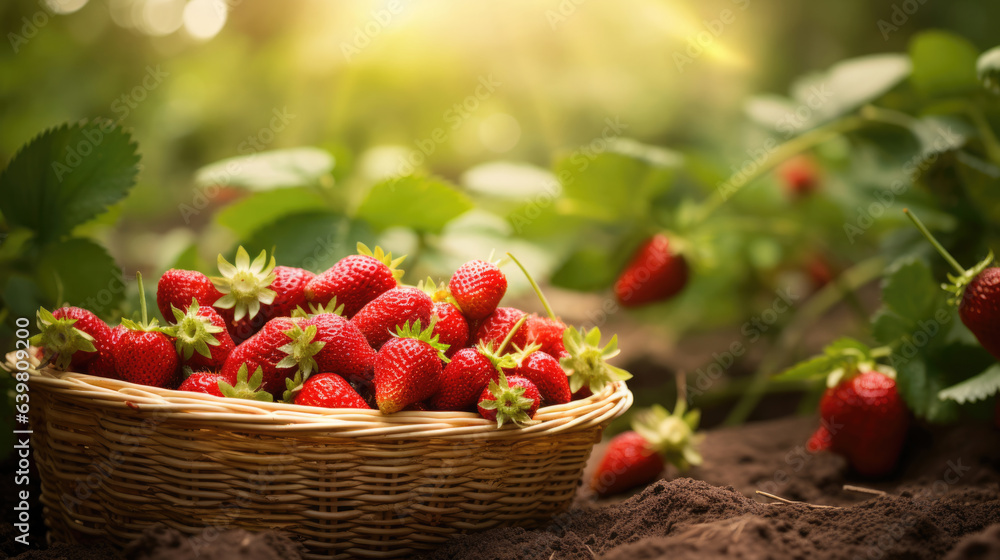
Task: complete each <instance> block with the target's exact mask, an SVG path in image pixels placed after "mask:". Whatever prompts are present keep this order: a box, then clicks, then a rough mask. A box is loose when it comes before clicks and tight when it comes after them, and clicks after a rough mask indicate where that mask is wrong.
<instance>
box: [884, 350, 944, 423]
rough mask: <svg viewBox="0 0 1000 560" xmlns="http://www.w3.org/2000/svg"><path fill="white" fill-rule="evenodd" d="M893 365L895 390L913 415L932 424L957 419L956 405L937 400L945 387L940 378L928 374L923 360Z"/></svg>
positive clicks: (912, 360)
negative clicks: (895, 373) (895, 372)
mask: <svg viewBox="0 0 1000 560" xmlns="http://www.w3.org/2000/svg"><path fill="white" fill-rule="evenodd" d="M893 365H894V366H895V368H896V371H897V372H898V373H897V375H896V388H897V390H898V391H899V395H900V396H901V397H903V400H904V401H905V402H906V405H907V406H908V407H909V408H910V410H912V411H913V413H914V414H916V415H917V416H919V417H921V418H924V419H926V420H928V421H930V422H934V423H945V422H950V421H952V420H955V419H956V418H957V417H958V403H956V402H955V401H943V400H941V399H939V398H938V393H939V392H940V391H941V390H942V389H944V388H945V387H946V385H945V384H944V383H943V382H942V380H941V377H940V376H938V375H929V374H928V371H927V364H926V363H925V362H924V361H923V360H921V359H911V360H909V361H906V362H903V363H900V362H899V361H897V362H896V363H894V364H893Z"/></svg>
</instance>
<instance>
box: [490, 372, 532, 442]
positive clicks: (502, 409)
mask: <svg viewBox="0 0 1000 560" xmlns="http://www.w3.org/2000/svg"><path fill="white" fill-rule="evenodd" d="M489 391H490V394H491V395H493V400H491V399H483V400H481V401H479V406H480V408H483V409H484V410H495V411H496V413H497V428H501V427H503V425H504V424H506V423H507V422H513V423H514V424H515V425H516V426H518V427H524V426H529V425H531V424H534V423H536V422H535V421H534V420H532V419H531V416H528V410H530V409H531V407H532V406H534V404H535V401H534V400H533V399H531V398H529V397H526V396H524V387H511V386H510V385H509V384H508V383H507V376H506V375H504V373H503V371H501V372H500V378H499V381H496V380H490V384H489Z"/></svg>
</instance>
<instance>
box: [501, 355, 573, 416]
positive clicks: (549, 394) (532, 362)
mask: <svg viewBox="0 0 1000 560" xmlns="http://www.w3.org/2000/svg"><path fill="white" fill-rule="evenodd" d="M538 348H539V346H538V345H537V344H536V345H530V346H528V347H527V348H524V349H522V350H520V351H518V352H517V353H516V354H514V361H515V363H516V366H515V367H514V368H512V369H511V370H509V371H508V372H507V374H508V375H511V376H517V377H523V378H525V379H527V380H528V381H531V382H532V383H533V384H534V385H535V387H537V388H538V392H539V394H541V396H542V401H544V402H545V404H565V403H568V402H569V401H570V398H572V395H571V393H570V390H569V378H568V377H567V376H566V371H565V370H564V369H563V368H562V366H561V365H559V360H556V359H555V358H553V357H552V356H551V355H549V354H547V353H545V352H542V351H540V350H539V349H538Z"/></svg>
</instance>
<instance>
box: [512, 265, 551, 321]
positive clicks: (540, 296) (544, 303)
mask: <svg viewBox="0 0 1000 560" xmlns="http://www.w3.org/2000/svg"><path fill="white" fill-rule="evenodd" d="M507 257H508V258H509V259H510V260H512V261H514V264H516V265H517V267H518V268H520V269H521V272H523V273H524V277H525V278H527V279H528V283H529V284H531V289H533V290H534V291H535V295H537V296H538V300H539V301H541V302H542V307H544V308H545V313H546V314H548V316H549V319H555V320H557V321H558V320H559V317H556V313H555V311H552V306H551V305H549V300H548V298H546V297H545V294H544V293H542V289H541V288H540V287H539V286H538V283H537V282H535V279H534V278H532V277H531V274H529V273H528V269H527V268H524V265H523V264H521V261H519V260H517V257H515V256H514V255H512V254H510V253H507Z"/></svg>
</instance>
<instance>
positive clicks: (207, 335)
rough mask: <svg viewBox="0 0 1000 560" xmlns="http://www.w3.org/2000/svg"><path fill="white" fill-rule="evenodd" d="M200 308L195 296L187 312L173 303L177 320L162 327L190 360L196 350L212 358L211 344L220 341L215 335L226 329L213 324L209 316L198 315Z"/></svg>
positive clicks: (180, 352)
mask: <svg viewBox="0 0 1000 560" xmlns="http://www.w3.org/2000/svg"><path fill="white" fill-rule="evenodd" d="M200 309H201V307H200V306H199V305H198V300H197V299H195V298H191V305H190V306H189V307H188V308H187V312H184V311H181V310H180V309H177V308H176V307H174V306H173V305H171V306H170V310H171V312H172V313H173V314H174V319H176V321H177V322H176V324H174V325H171V326H169V327H164V328H163V329H161V330H162V332H163V334H165V335H167V336H170V337H173V338H174V345H175V346H176V347H177V353H178V354H180V356H181V358H183V359H184V360H190V359H191V357H192V356H194V353H195V352H197V353H198V354H200V355H202V356H204V357H206V358H211V357H212V350H211V349H210V348H209V346H218V345H219V344H220V342H219V339H218V338H216V337H215V335H216V334H217V333H220V332H222V331H224V330H226V329H225V328H223V327H219V326H216V325H213V324H212V321H211V320H209V318H208V317H202V316H200V315H198V311H199V310H200Z"/></svg>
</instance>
